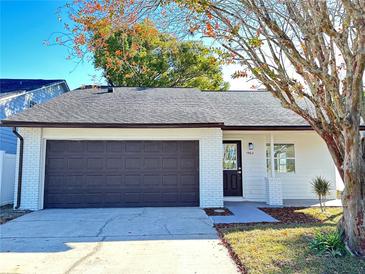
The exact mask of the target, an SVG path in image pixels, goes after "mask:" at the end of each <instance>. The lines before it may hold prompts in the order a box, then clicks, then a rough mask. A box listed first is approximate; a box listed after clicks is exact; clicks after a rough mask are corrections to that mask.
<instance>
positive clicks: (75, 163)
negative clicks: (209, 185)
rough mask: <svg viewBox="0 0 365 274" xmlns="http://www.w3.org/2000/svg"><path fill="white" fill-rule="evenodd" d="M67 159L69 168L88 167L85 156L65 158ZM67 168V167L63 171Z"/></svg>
mask: <svg viewBox="0 0 365 274" xmlns="http://www.w3.org/2000/svg"><path fill="white" fill-rule="evenodd" d="M65 157H67V156H65ZM65 161H67V165H66V166H67V169H74V170H81V169H85V168H86V161H85V160H84V158H68V159H67V158H65ZM65 170H66V169H64V170H63V171H65Z"/></svg>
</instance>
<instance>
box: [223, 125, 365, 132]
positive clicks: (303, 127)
mask: <svg viewBox="0 0 365 274" xmlns="http://www.w3.org/2000/svg"><path fill="white" fill-rule="evenodd" d="M222 130H247V131H250V130H252V131H258V130H273V131H285V130H289V131H290V130H314V129H313V128H312V127H311V126H309V125H287V126H286V125H271V126H265V125H263V126H226V125H225V126H223V127H222ZM360 130H365V125H361V126H360Z"/></svg>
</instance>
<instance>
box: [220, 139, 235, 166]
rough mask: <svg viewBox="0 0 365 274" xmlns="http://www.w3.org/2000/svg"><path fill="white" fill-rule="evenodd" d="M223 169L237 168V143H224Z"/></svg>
mask: <svg viewBox="0 0 365 274" xmlns="http://www.w3.org/2000/svg"><path fill="white" fill-rule="evenodd" d="M223 147H224V156H223V169H224V170H237V144H223Z"/></svg>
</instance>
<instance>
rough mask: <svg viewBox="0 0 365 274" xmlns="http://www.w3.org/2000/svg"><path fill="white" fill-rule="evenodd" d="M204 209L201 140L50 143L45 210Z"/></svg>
mask: <svg viewBox="0 0 365 274" xmlns="http://www.w3.org/2000/svg"><path fill="white" fill-rule="evenodd" d="M136 206H199V142H198V141H47V153H46V175H45V193H44V207H45V208H75V207H136Z"/></svg>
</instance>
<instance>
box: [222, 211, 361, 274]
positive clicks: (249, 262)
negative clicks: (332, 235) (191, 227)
mask: <svg viewBox="0 0 365 274" xmlns="http://www.w3.org/2000/svg"><path fill="white" fill-rule="evenodd" d="M284 210H286V209H284ZM341 213H342V209H341V208H327V212H326V213H324V214H323V213H321V212H320V209H319V208H305V209H290V210H286V212H285V211H284V213H282V214H280V210H279V209H277V210H276V213H273V214H272V216H273V217H275V218H278V219H281V218H282V219H283V220H284V221H285V223H283V222H282V223H277V224H248V225H228V226H218V231H219V232H220V234H221V237H222V238H223V240H224V242H225V243H226V244H227V245H228V246H229V248H230V249H231V252H232V253H233V256H235V257H236V260H237V261H238V264H241V268H242V270H243V272H247V273H310V274H314V273H351V274H352V273H354V274H355V273H365V260H361V259H358V258H355V257H351V256H345V257H342V258H334V257H329V256H317V255H315V253H314V252H313V251H311V249H310V248H309V243H310V241H311V239H313V237H314V235H315V234H316V232H318V231H321V232H329V231H334V230H335V229H336V224H337V221H338V220H339V218H340V217H341ZM295 214H298V215H299V216H301V217H299V219H301V220H303V218H304V219H305V217H303V215H306V216H307V217H308V220H312V221H308V222H303V221H300V222H299V223H296V222H295V219H296V217H295V216H296V215H295ZM274 215H276V216H274ZM280 215H282V216H284V217H279V216H280Z"/></svg>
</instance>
